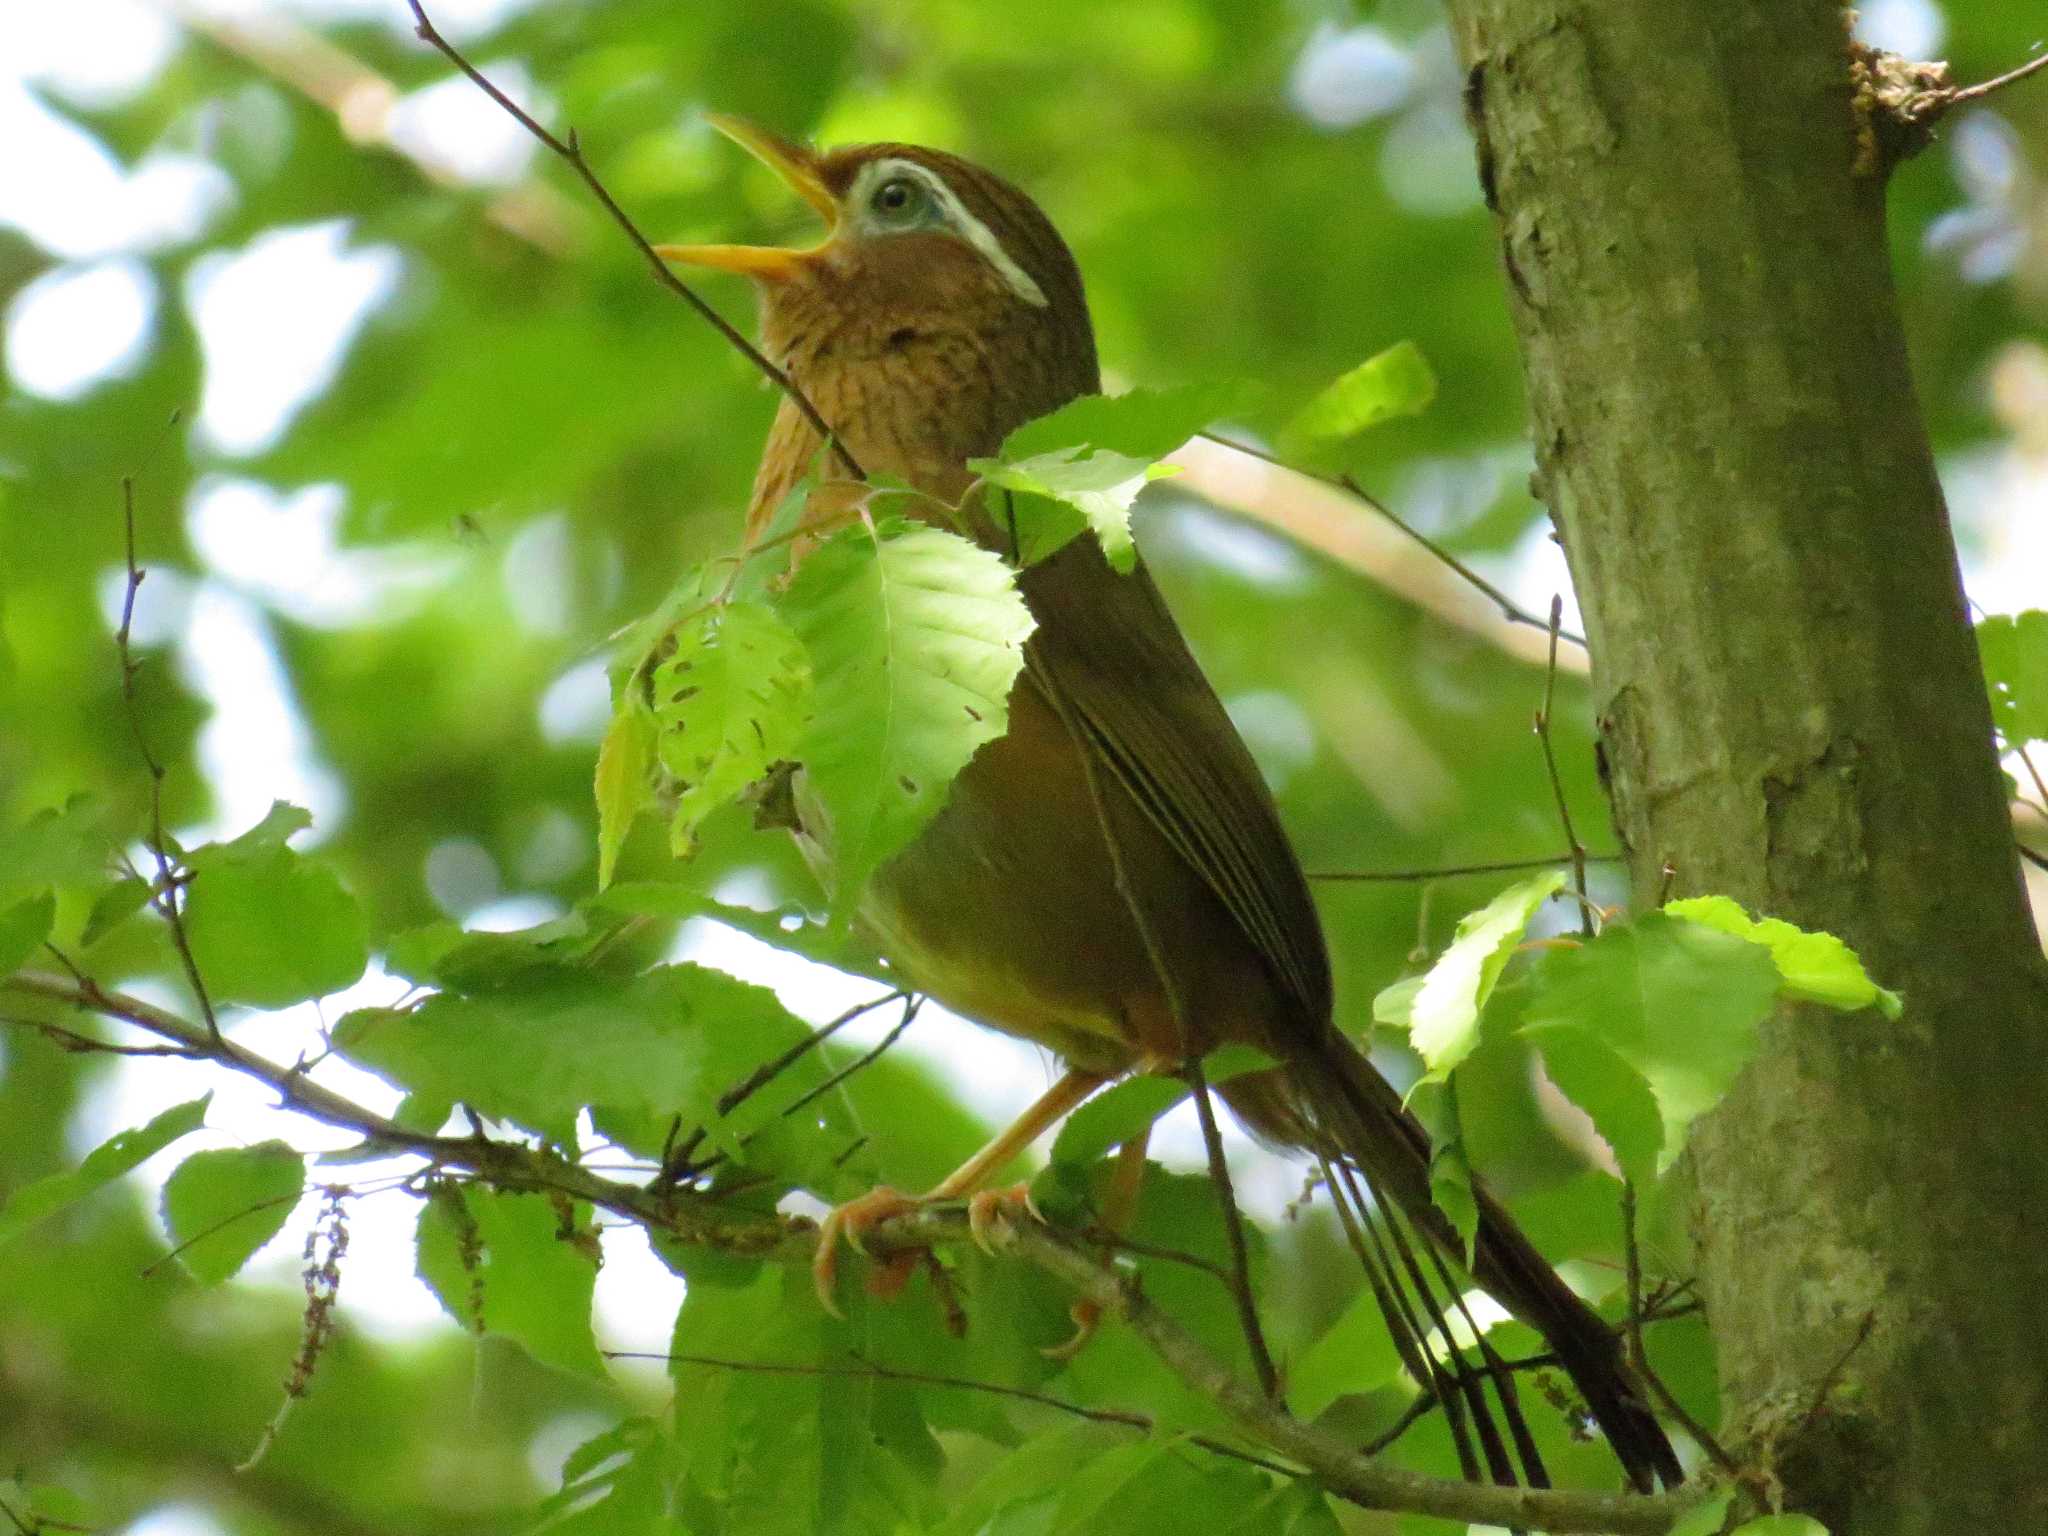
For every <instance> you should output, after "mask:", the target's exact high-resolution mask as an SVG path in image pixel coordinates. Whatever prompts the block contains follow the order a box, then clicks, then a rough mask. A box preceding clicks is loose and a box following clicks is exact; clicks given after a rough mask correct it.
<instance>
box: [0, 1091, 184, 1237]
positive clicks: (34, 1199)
mask: <svg viewBox="0 0 2048 1536" xmlns="http://www.w3.org/2000/svg"><path fill="white" fill-rule="evenodd" d="M212 1098H213V1095H212V1094H210V1093H209V1094H207V1095H205V1096H204V1097H202V1098H197V1099H191V1100H188V1101H187V1102H185V1103H183V1104H177V1105H173V1106H172V1107H171V1108H169V1109H167V1110H165V1111H164V1112H163V1113H162V1114H160V1115H158V1116H157V1117H156V1118H155V1119H153V1120H151V1121H150V1122H149V1124H147V1125H144V1126H138V1127H136V1128H135V1129H134V1130H128V1131H122V1132H120V1133H118V1134H117V1135H114V1136H110V1137H109V1138H107V1140H106V1141H104V1142H102V1143H101V1144H100V1145H99V1146H98V1147H96V1148H94V1149H93V1150H92V1151H91V1152H89V1153H87V1154H86V1157H85V1161H84V1162H82V1163H80V1164H79V1165H78V1166H77V1167H76V1168H72V1169H68V1170H66V1171H65V1172H63V1173H53V1174H51V1175H50V1176H49V1177H48V1178H43V1179H38V1180H36V1182H35V1183H33V1184H27V1185H24V1186H23V1187H22V1188H20V1189H18V1190H16V1191H15V1192H14V1198H13V1199H12V1200H9V1201H8V1202H7V1205H6V1207H5V1209H0V1248H5V1247H6V1246H7V1244H9V1243H10V1242H12V1241H13V1240H14V1239H15V1238H17V1237H19V1236H20V1235H21V1234H22V1233H24V1232H26V1231H27V1230H28V1229H29V1228H30V1227H32V1226H34V1225H35V1224H36V1223H37V1222H39V1221H41V1220H42V1219H43V1218H44V1217H46V1216H52V1215H55V1214H56V1213H57V1212H58V1211H61V1210H63V1209H64V1207H66V1206H67V1205H72V1204H75V1203H76V1202H78V1201H80V1200H83V1199H84V1198H85V1197H86V1196H87V1195H89V1194H91V1193H92V1192H93V1191H94V1190H97V1189H99V1188H101V1187H102V1186H104V1185H107V1184H110V1183H112V1182H113V1181H114V1180H115V1179H118V1178H119V1177H121V1175H122V1174H124V1173H126V1172H128V1171H129V1170H130V1169H131V1168H134V1167H136V1166H137V1165H139V1164H141V1163H143V1162H146V1161H147V1160H148V1159H150V1158H152V1157H154V1156H155V1155H156V1154H157V1153H159V1152H161V1151H162V1150H163V1149H164V1148H165V1147H168V1146H169V1145H170V1144H171V1143H172V1142H174V1141H176V1140H178V1138H179V1137H181V1136H189V1135H191V1134H192V1132H194V1131H196V1130H198V1129H199V1128H200V1126H202V1125H204V1124H205V1123H206V1106H207V1103H208V1102H209V1101H210V1100H211V1099H212Z"/></svg>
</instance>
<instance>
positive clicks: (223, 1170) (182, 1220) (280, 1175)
mask: <svg viewBox="0 0 2048 1536" xmlns="http://www.w3.org/2000/svg"><path fill="white" fill-rule="evenodd" d="M305 1185H306V1165H305V1159H304V1158H303V1157H301V1156H300V1155H299V1154H298V1153H297V1152H295V1151H293V1150H292V1148H291V1147H289V1146H287V1145H286V1144H285V1143H284V1142H281V1141H263V1142H258V1143H257V1144H256V1145H255V1146H253V1147H228V1148H223V1149H221V1150H219V1151H213V1152H195V1153H193V1154H192V1155H191V1156H190V1157H188V1158H186V1159H185V1161H184V1162H182V1163H180V1164H179V1165H178V1166H177V1168H176V1169H175V1170H173V1172H172V1174H171V1176H170V1178H169V1179H168V1180H166V1181H165V1183H164V1197H163V1208H164V1225H165V1226H166V1227H167V1228H169V1229H170V1234H171V1239H172V1241H173V1242H175V1243H176V1244H177V1245H178V1246H177V1252H178V1262H179V1263H180V1264H182V1265H183V1266H184V1267H185V1268H186V1269H187V1270H188V1271H190V1272H191V1274H192V1276H193V1278H194V1279H196V1280H198V1281H200V1282H201V1283H202V1284H205V1285H214V1284H218V1283H219V1282H220V1281H222V1280H226V1279H228V1278H230V1277H231V1276H233V1275H234V1274H236V1273H237V1272H238V1271H239V1270H240V1269H241V1267H242V1266H243V1265H244V1264H246V1263H248V1262H249V1260H250V1259H251V1258H252V1257H253V1256H254V1255H255V1253H256V1250H257V1249H259V1248H261V1247H262V1246H263V1245H264V1244H265V1243H267V1242H269V1241H270V1240H271V1239H272V1238H273V1237H275V1236H277V1234H278V1233H279V1232H280V1231H282V1230H283V1229H284V1224H285V1222H286V1221H287V1220H289V1219H290V1217H291V1214H292V1207H293V1206H294V1205H295V1204H296V1203H297V1202H298V1197H299V1195H300V1193H301V1192H302V1191H303V1190H304V1189H305Z"/></svg>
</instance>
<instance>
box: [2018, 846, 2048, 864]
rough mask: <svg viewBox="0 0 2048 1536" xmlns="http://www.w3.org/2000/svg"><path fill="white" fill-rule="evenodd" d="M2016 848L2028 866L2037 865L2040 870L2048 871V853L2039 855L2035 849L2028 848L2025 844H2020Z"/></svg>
mask: <svg viewBox="0 0 2048 1536" xmlns="http://www.w3.org/2000/svg"><path fill="white" fill-rule="evenodd" d="M2017 846H2018V848H2019V850H2020V857H2021V858H2023V859H2025V860H2026V861H2027V862H2028V863H2029V864H2034V865H2038V866H2039V867H2040V868H2042V869H2048V853H2041V852H2039V851H2038V850H2036V849H2033V848H2029V847H2028V846H2027V845H2026V844H2025V843H2020V844H2018V845H2017Z"/></svg>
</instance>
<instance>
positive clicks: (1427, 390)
mask: <svg viewBox="0 0 2048 1536" xmlns="http://www.w3.org/2000/svg"><path fill="white" fill-rule="evenodd" d="M1435 398H1436V374H1435V372H1434V371H1433V370H1432V369H1431V368H1430V366H1429V360H1428V359H1427V358H1425V357H1424V356H1423V355H1422V350H1421V348H1419V347H1417V346H1416V345H1415V343H1414V342H1412V341H1397V342H1395V343H1394V344H1393V345H1392V346H1391V347H1388V348H1387V349H1386V350H1385V351H1384V352H1379V353H1375V354H1374V355H1373V356H1371V357H1369V358H1367V359H1366V360H1365V361H1364V362H1362V363H1360V364H1359V365H1358V366H1357V367H1356V368H1353V369H1352V370H1351V371H1350V372H1349V373H1346V374H1344V375H1343V376H1342V377H1340V378H1338V379H1336V380H1335V381H1333V382H1332V383H1330V384H1329V385H1327V386H1325V387H1324V389H1323V390H1322V392H1321V393H1319V394H1318V395H1316V396H1315V398H1314V399H1312V400H1310V401H1309V402H1308V404H1307V405H1304V406H1303V407H1302V408H1301V409H1300V410H1299V411H1297V412H1296V413H1295V415H1294V419H1293V420H1292V421H1290V422H1288V424H1287V426H1286V428H1285V429H1284V430H1283V431H1282V432H1281V434H1280V436H1281V440H1282V441H1283V442H1285V443H1293V444H1302V445H1309V444H1316V443H1327V442H1335V441H1338V440H1340V439H1343V438H1347V437H1352V436H1355V435H1356V434H1358V433H1360V432H1363V431H1365V430H1367V429H1368V428H1370V427H1376V426H1378V425H1379V424H1380V423H1381V422H1383V421H1391V420H1393V419H1394V418H1395V417H1397V416H1414V415H1417V414H1419V413H1420V412H1422V411H1423V410H1425V409H1427V408H1428V406H1429V403H1430V402H1431V401H1432V400H1434V399H1435Z"/></svg>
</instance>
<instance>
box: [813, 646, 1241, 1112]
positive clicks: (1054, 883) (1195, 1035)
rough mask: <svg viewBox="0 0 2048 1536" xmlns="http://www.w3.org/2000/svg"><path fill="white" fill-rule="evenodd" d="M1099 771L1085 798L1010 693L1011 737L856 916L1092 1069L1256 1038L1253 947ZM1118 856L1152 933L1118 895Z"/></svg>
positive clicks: (1064, 742) (966, 1006)
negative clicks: (1110, 834)
mask: <svg viewBox="0 0 2048 1536" xmlns="http://www.w3.org/2000/svg"><path fill="white" fill-rule="evenodd" d="M1096 778H1097V780H1098V783H1097V784H1096V785H1095V786H1094V787H1093V788H1091V786H1090V783H1089V776H1088V773H1087V770H1086V768H1085V766H1084V764H1083V762H1082V760H1081V757H1080V755H1079V751H1078V749H1077V748H1076V746H1075V744H1074V741H1073V739H1072V737H1071V736H1070V735H1069V734H1068V732H1067V729H1066V726H1065V724H1064V722H1063V721H1062V720H1061V719H1060V717H1059V716H1058V714H1057V713H1056V712H1055V711H1054V710H1053V709H1052V708H1051V707H1050V706H1049V705H1047V704H1046V702H1045V701H1044V699H1043V697H1042V696H1041V695H1040V694H1039V693H1038V691H1037V689H1036V688H1035V687H1034V686H1032V685H1031V684H1030V683H1029V682H1023V683H1020V684H1019V686H1018V687H1017V689H1016V690H1015V692H1014V693H1013V694H1012V696H1011V700H1010V728H1009V730H1008V732H1007V733H1006V734H1005V735H1004V736H1002V737H1001V738H999V739H998V740H996V741H993V742H990V743H989V744H988V745H986V746H985V747H983V748H982V749H981V751H980V752H979V753H977V754H976V755H975V757H974V759H973V761H972V762H970V763H969V764H968V765H967V767H966V768H965V769H963V770H962V771H961V773H960V775H959V777H958V778H957V779H955V781H954V784H953V789H952V793H951V795H950V797H949V798H948V800H947V802H946V805H945V806H944V808H943V809H941V810H940V812H939V813H938V815H937V816H935V817H934V818H933V819H932V821H931V822H930V824H929V825H928V826H927V827H926V828H925V830H924V831H923V832H922V833H920V834H919V836H918V838H917V840H916V841H915V842H913V843H912V844H911V845H910V847H908V848H907V849H905V850H904V851H903V852H902V853H901V854H899V855H898V856H897V857H896V858H895V859H893V860H892V861H891V862H890V863H889V864H888V865H886V866H885V867H884V868H883V869H882V870H881V871H880V872H879V873H878V874H877V875H876V876H875V877H874V879H873V880H872V881H871V882H870V884H869V887H868V890H867V892H866V894H865V895H864V897H863V899H862V902H861V907H860V914H861V918H862V920H863V922H864V923H865V924H866V925H867V927H868V928H869V929H870V930H871V931H872V933H873V934H874V936H875V938H876V939H877V941H878V942H879V945H880V947H881V949H882V952H883V953H884V954H886V955H887V956H888V957H889V958H890V960H891V962H892V963H893V964H894V965H895V966H896V967H897V968H898V969H899V970H900V971H901V972H902V973H903V975H904V978H905V980H906V981H907V982H909V983H910V984H911V985H914V986H915V987H916V988H918V989H919V990H920V991H923V992H926V993H928V994H930V995H931V996H932V997H933V998H935V999H936V1000H937V1001H939V1002H941V1003H943V1004H945V1005H946V1006H947V1007H948V1008H951V1009H953V1010H954V1011H955V1012H957V1013H960V1014H962V1015H964V1016H966V1017H968V1018H970V1019H973V1020H975V1021H976V1022H978V1023H982V1024H986V1025H989V1026H991V1027H992V1028H996V1029H1000V1030H1002V1031H1004V1032H1005V1033H1008V1034H1012V1035H1017V1036H1021V1037H1023V1038H1025V1039H1028V1040H1034V1041H1037V1042H1038V1043H1040V1044H1042V1045H1045V1046H1047V1047H1049V1048H1050V1049H1052V1050H1054V1051H1057V1052H1058V1053H1059V1054H1060V1055H1061V1056H1063V1057H1064V1058H1065V1059H1066V1060H1067V1061H1068V1062H1069V1063H1070V1064H1072V1065H1075V1066H1080V1067H1084V1068H1087V1069H1089V1070H1095V1071H1103V1072H1112V1073H1113V1072H1120V1071H1123V1070H1125V1069H1126V1068H1128V1067H1131V1066H1133V1065H1136V1064H1138V1063H1140V1062H1141V1061H1144V1060H1146V1059H1147V1058H1154V1059H1160V1060H1167V1061H1178V1060H1179V1059H1181V1058H1182V1057H1183V1056H1185V1055H1186V1054H1188V1052H1189V1050H1190V1049H1193V1050H1197V1051H1199V1050H1206V1049H1208V1048H1209V1047H1210V1046H1211V1045H1213V1044H1215V1043H1216V1042H1218V1041H1219V1040H1225V1039H1254V1038H1257V1037H1258V1036H1260V1035H1262V1034H1263V1033H1264V1031H1263V1029H1262V1028H1261V1026H1262V1025H1263V1024H1264V1023H1265V1022H1266V1019H1267V1018H1268V1017H1269V1016H1270V1015H1271V1013H1272V1012H1273V1010H1274V1009H1276V1008H1277V1007H1278V1006H1279V1004H1278V1001H1277V998H1276V997H1275V995H1274V990H1273V986H1272V983H1271V980H1270V977H1269V976H1268V974H1267V972H1266V970H1265V968H1264V966H1263V964H1262V963H1261V962H1260V961H1259V959H1258V957H1257V955H1256V953H1255V952H1254V951H1253V949H1252V947H1251V944H1250V941H1249V940H1247V939H1246V938H1245V936H1244V935H1243V933H1242V932H1241V931H1240V930H1239V929H1238V928H1237V926H1236V925H1235V924H1234V923H1233V922H1232V921H1231V920H1230V918H1229V916H1228V913H1227V912H1226V911H1225V910H1224V908H1223V906H1222V904H1221V902H1220V901H1219V900H1218V899H1217V898H1216V897H1215V895H1214V894H1213V893H1212V892H1211V891H1210V890H1209V889H1208V887H1207V886H1206V885H1204V884H1203V883H1202V882H1201V880H1200V878H1199V877H1198V876H1197V875H1195V873H1194V872H1193V871H1191V870H1190V869H1188V867H1187V866H1186V864H1185V863H1184V862H1183V861H1182V860H1181V859H1180V858H1179V856H1178V855H1177V854H1175V853H1174V851H1173V850H1172V848H1171V847H1170V846H1169V845H1168V844H1167V842H1166V841H1165V839H1164V838H1163V837H1161V836H1160V835H1159V833H1158V832H1157V830H1156V829H1155V828H1153V827H1152V826H1151V825H1150V823H1149V822H1146V821H1145V820H1144V818H1143V817H1142V815H1140V814H1139V812H1138V811H1137V809H1136V807H1135V806H1134V805H1132V804H1131V803H1130V802H1129V800H1128V799H1127V798H1126V797H1124V796H1123V795H1122V794H1121V793H1120V791H1119V790H1118V789H1117V787H1116V785H1115V784H1114V782H1113V781H1112V780H1111V779H1110V776H1109V775H1108V774H1107V772H1106V771H1098V773H1097V775H1096ZM1097 793H1100V794H1101V795H1102V796H1103V797H1104V801H1103V810H1098V806H1097V801H1096V799H1095V796H1096V794H1097ZM1104 810H1106V811H1107V813H1108V816H1109V820H1110V824H1111V825H1112V826H1113V827H1114V828H1115V832H1116V837H1117V850H1116V853H1117V857H1116V860H1114V861H1113V860H1112V858H1111V856H1110V852H1109V847H1108V843H1107V841H1106V839H1105V837H1104V832H1103V811H1104ZM803 819H804V821H805V823H806V825H807V826H816V823H815V822H814V821H813V820H812V818H811V817H810V816H809V815H808V814H806V815H805V816H804V818H803ZM820 830H822V829H820ZM1119 863H1120V864H1121V865H1122V869H1123V873H1124V877H1125V879H1126V881H1127V882H1128V884H1129V885H1130V887H1131V888H1132V889H1133V890H1134V891H1136V892H1137V893H1138V894H1139V896H1140V898H1141V901H1142V905H1143V907H1144V909H1145V911H1146V913H1147V914H1148V919H1147V922H1148V927H1149V928H1150V929H1151V930H1152V931H1151V933H1150V934H1149V935H1146V934H1141V933H1140V932H1139V929H1138V925H1137V921H1136V919H1134V917H1133V915H1132V912H1131V907H1130V903H1129V902H1128V901H1127V899H1126V897H1125V895H1124V893H1123V891H1122V890H1120V889H1119V885H1118V878H1117V866H1118V864H1119ZM1148 936H1149V937H1150V939H1151V940H1152V944H1153V945H1154V946H1157V947H1158V949H1159V951H1160V953H1159V956H1158V959H1159V961H1160V962H1163V966H1162V965H1161V964H1159V963H1155V960H1154V957H1153V955H1152V954H1151V953H1150V952H1149V951H1148V946H1147V943H1146V939H1147V937H1148ZM1162 968H1163V969H1165V970H1166V971H1168V972H1169V973H1170V976H1171V979H1170V980H1162V978H1161V975H1160V971H1161V969H1162ZM1169 988H1170V989H1171V990H1170V993H1169ZM1176 1004H1178V1009H1179V1013H1180V1014H1181V1015H1185V1016H1186V1017H1181V1018H1177V1017H1176ZM1183 1032H1185V1033H1187V1034H1188V1035H1190V1036H1191V1037H1192V1039H1191V1041H1187V1042H1184V1041H1183V1039H1182V1036H1183Z"/></svg>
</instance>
